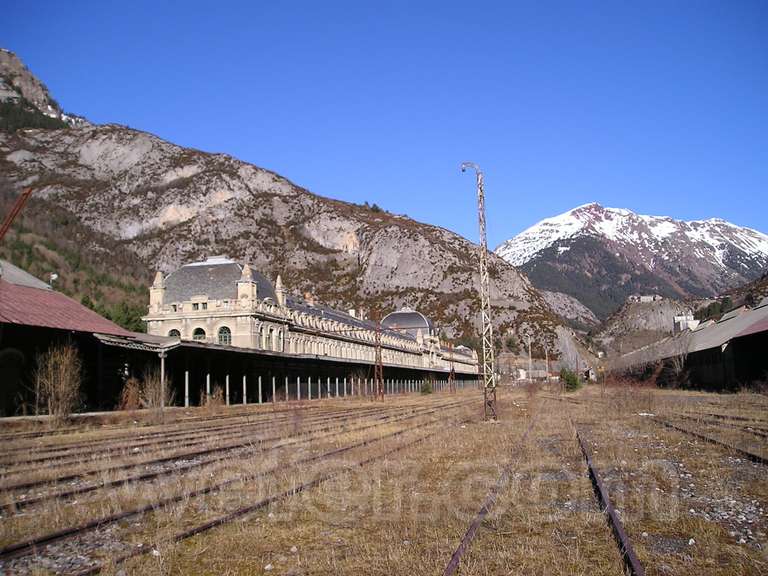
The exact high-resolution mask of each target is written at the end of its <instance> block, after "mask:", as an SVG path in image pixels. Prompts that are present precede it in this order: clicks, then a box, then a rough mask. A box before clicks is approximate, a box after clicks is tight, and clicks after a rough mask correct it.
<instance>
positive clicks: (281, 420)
mask: <svg viewBox="0 0 768 576" xmlns="http://www.w3.org/2000/svg"><path fill="white" fill-rule="evenodd" d="M390 408H391V409H393V410H394V409H395V407H390ZM371 410H373V408H368V407H366V408H361V409H360V410H359V411H357V412H356V413H357V414H362V415H365V414H366V413H367V412H370V411H371ZM349 413H350V411H349V410H343V409H340V410H332V411H327V412H325V411H324V412H320V413H314V414H308V415H302V417H305V418H314V417H317V416H328V415H333V414H349ZM292 420H293V419H292V418H291V417H290V415H286V416H280V417H278V418H273V419H259V420H257V421H250V422H249V421H246V422H233V423H230V424H226V425H222V426H217V427H211V428H206V427H203V428H199V429H197V430H189V431H184V432H179V433H175V432H169V433H168V434H164V435H158V436H157V437H154V438H152V439H141V438H137V440H138V442H131V443H130V447H131V448H140V447H145V446H157V449H156V450H161V449H163V448H164V446H163V444H168V443H171V442H172V441H178V440H182V442H180V443H177V444H175V446H176V447H181V446H194V445H197V444H201V443H204V442H206V441H207V440H209V439H210V438H211V436H207V435H206V436H201V434H202V433H204V432H217V431H218V432H220V433H221V434H218V435H216V436H215V438H218V439H221V438H224V437H226V436H237V431H239V430H244V429H249V430H250V429H254V428H257V429H258V428H267V427H270V426H275V425H282V424H286V423H287V424H290V423H291V422H292ZM229 431H232V433H229ZM195 438H196V439H198V440H197V441H190V442H183V440H187V439H195ZM129 440H130V438H125V439H122V441H112V440H110V441H109V443H106V444H105V445H102V446H100V447H98V452H96V453H97V454H101V455H103V456H102V457H103V458H108V457H110V456H112V455H113V454H114V453H115V452H119V450H116V449H115V447H120V448H122V450H125V448H126V441H129ZM156 450H148V451H143V452H142V454H147V452H153V451H156ZM51 452H64V454H58V455H57V454H55V453H54V454H51ZM35 454H36V456H35V457H34V458H29V459H26V460H13V461H4V462H0V465H3V466H14V468H13V469H10V470H6V471H5V472H6V474H19V473H21V472H26V471H27V469H24V468H21V469H17V467H21V466H23V465H25V464H34V463H37V462H46V464H47V466H46V467H47V468H51V467H53V466H52V465H54V464H55V465H56V466H58V465H62V466H64V465H67V464H69V462H63V463H62V462H60V461H61V460H65V459H68V458H75V457H76V456H80V455H82V454H94V448H93V447H90V448H89V447H84V448H82V449H78V447H75V449H74V450H73V449H72V448H71V447H67V448H65V449H61V450H56V451H48V450H46V451H44V453H39V452H36V453H35ZM121 455H123V456H124V454H121ZM98 459H100V458H92V459H91V461H94V460H98ZM73 461H74V462H76V463H77V462H81V461H80V460H73ZM34 469H37V468H34Z"/></svg>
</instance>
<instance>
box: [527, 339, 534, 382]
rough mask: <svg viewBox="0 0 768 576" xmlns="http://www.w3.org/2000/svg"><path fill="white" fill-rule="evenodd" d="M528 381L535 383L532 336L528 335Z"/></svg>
mask: <svg viewBox="0 0 768 576" xmlns="http://www.w3.org/2000/svg"><path fill="white" fill-rule="evenodd" d="M528 381H529V382H530V383H531V384H533V359H532V358H531V336H530V335H529V336H528Z"/></svg>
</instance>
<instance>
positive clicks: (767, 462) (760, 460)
mask: <svg viewBox="0 0 768 576" xmlns="http://www.w3.org/2000/svg"><path fill="white" fill-rule="evenodd" d="M652 420H653V421H654V422H656V423H658V424H661V425H662V426H665V427H666V428H669V429H671V430H676V431H678V432H682V433H683V434H687V435H688V436H691V437H693V438H697V439H699V440H703V441H705V442H708V443H710V444H714V445H716V446H720V447H721V448H725V449H727V450H730V451H731V452H734V453H736V454H739V455H741V456H743V457H744V458H746V459H747V460H750V461H752V462H756V463H757V464H762V465H764V466H768V458H765V457H763V456H761V455H759V454H755V453H754V452H750V451H749V450H744V449H743V448H739V447H737V446H734V445H733V444H730V443H728V442H723V441H722V440H718V439H716V438H712V437H711V436H707V435H705V434H700V433H699V432H694V431H693V430H689V429H688V428H684V427H682V426H680V425H678V424H674V423H672V422H670V421H668V420H665V419H663V418H659V417H653V418H652Z"/></svg>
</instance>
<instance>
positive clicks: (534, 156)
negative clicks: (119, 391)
mask: <svg viewBox="0 0 768 576" xmlns="http://www.w3.org/2000/svg"><path fill="white" fill-rule="evenodd" d="M211 6H212V7H211ZM0 45H2V46H4V47H6V48H9V49H11V50H13V51H15V52H17V53H18V54H19V55H20V56H21V58H22V59H23V60H24V61H25V62H26V63H27V65H28V66H29V67H30V69H31V70H32V71H33V72H34V73H35V74H37V75H38V76H39V77H40V78H41V79H42V80H43V81H44V82H45V83H47V84H48V86H49V87H50V89H51V91H52V93H53V95H54V97H56V98H57V99H58V100H59V102H60V103H61V104H62V106H63V107H64V108H65V109H66V110H68V111H72V112H75V113H79V114H83V115H85V116H87V117H88V118H89V119H91V120H92V121H95V122H99V123H102V122H118V123H122V124H127V125H129V126H131V127H134V128H139V129H142V130H147V131H149V132H153V133H155V134H158V135H159V136H161V137H163V138H166V139H168V140H171V141H173V142H176V143H179V144H182V145H185V146H192V147H195V148H199V149H203V150H209V151H216V152H226V153H229V154H232V155H234V156H236V157H238V158H241V159H243V160H246V161H248V162H252V163H254V164H257V165H259V166H263V167H265V168H269V169H272V170H275V171H277V172H279V173H280V174H282V175H284V176H286V177H288V178H290V179H291V180H293V181H294V182H296V183H297V184H300V185H302V186H305V187H307V188H308V189H310V190H312V191H314V192H316V193H318V194H322V195H326V196H331V197H334V198H340V199H344V200H350V201H354V202H363V201H366V200H367V201H369V202H376V203H378V204H379V205H381V206H382V207H384V208H386V209H388V210H390V211H392V212H396V213H404V214H408V215H409V216H412V217H414V218H417V219H419V220H422V221H426V222H430V223H434V224H438V225H441V226H445V227H447V228H449V229H452V230H454V231H456V232H459V233H460V234H462V235H464V236H467V237H468V238H471V239H473V240H476V239H477V223H476V218H475V212H474V209H475V203H474V202H475V199H474V196H473V194H474V189H473V180H472V178H471V177H470V176H468V175H463V176H462V175H461V174H460V172H459V163H460V162H461V161H463V160H472V161H475V162H477V163H479V164H480V165H481V166H482V168H483V169H484V171H485V173H486V187H487V195H488V211H489V213H488V228H489V229H488V234H489V244H491V245H492V247H493V246H495V245H496V244H497V243H499V242H501V241H502V240H504V239H506V238H508V237H510V236H512V235H514V234H516V233H517V232H520V231H522V230H523V229H525V228H526V227H528V226H529V225H531V224H533V223H535V222H536V221H538V220H539V219H541V218H544V217H547V216H550V215H553V214H556V213H559V212H563V211H565V210H568V209H569V208H572V207H574V206H576V205H579V204H583V203H586V202H590V201H593V200H594V201H598V202H601V203H603V204H605V205H608V206H618V207H626V208H630V209H632V210H635V211H638V212H641V213H646V214H647V213H650V214H664V215H670V216H674V217H676V218H685V219H691V218H708V217H713V216H717V217H722V218H725V219H728V220H731V221H733V222H735V223H737V224H741V225H746V226H751V227H754V228H757V229H758V230H761V231H763V232H768V2H765V1H763V0H755V1H747V0H726V1H722V2H709V1H703V0H696V1H690V2H678V1H674V0H666V1H662V2H646V1H643V2H619V1H608V0H606V1H604V2H599V3H591V2H495V3H494V2H477V1H475V2H461V3H458V2H450V1H440V2H434V3H432V2H429V3H428V2H415V1H412V2H363V1H360V0H356V1H350V2H330V1H329V2H299V1H293V2H277V1H274V2H256V1H253V2H241V3H238V2H226V1H222V2H218V3H214V4H210V5H208V4H207V3H202V2H200V3H194V2H181V1H176V2H171V1H167V2H166V1H157V2H143V1H131V2H109V1H106V0H102V1H98V2H84V1H73V2H58V1H57V2H37V1H35V0H23V1H19V0H10V1H9V0H5V1H4V2H3V7H2V11H1V12H0Z"/></svg>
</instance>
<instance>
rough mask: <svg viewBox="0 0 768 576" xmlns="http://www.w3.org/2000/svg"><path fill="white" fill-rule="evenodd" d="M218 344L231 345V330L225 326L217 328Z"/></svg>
mask: <svg viewBox="0 0 768 576" xmlns="http://www.w3.org/2000/svg"><path fill="white" fill-rule="evenodd" d="M219 344H223V345H224V346H231V345H232V331H231V330H230V329H229V328H227V327H226V326H222V327H221V328H219Z"/></svg>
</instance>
